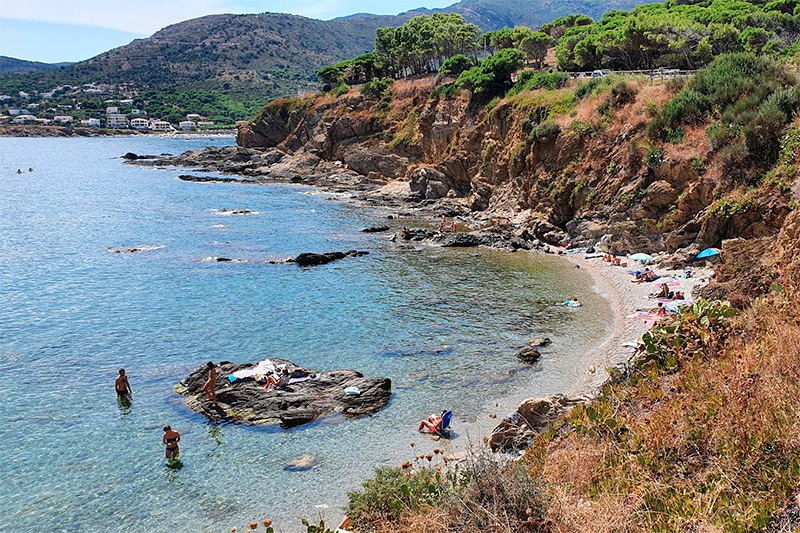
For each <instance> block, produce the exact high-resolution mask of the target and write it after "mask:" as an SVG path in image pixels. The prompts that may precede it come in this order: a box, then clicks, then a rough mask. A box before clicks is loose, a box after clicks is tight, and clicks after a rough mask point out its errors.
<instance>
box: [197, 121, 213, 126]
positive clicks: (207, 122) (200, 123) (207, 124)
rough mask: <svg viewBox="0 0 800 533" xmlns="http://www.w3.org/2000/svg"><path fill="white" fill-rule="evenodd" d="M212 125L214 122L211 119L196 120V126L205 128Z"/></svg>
mask: <svg viewBox="0 0 800 533" xmlns="http://www.w3.org/2000/svg"><path fill="white" fill-rule="evenodd" d="M213 125H214V122H213V121H211V120H200V121H198V122H197V127H198V128H207V127H209V126H213Z"/></svg>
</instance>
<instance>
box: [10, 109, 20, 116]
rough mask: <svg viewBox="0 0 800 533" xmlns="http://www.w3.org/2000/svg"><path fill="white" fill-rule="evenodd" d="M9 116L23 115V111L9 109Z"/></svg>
mask: <svg viewBox="0 0 800 533" xmlns="http://www.w3.org/2000/svg"><path fill="white" fill-rule="evenodd" d="M8 114H9V115H20V114H22V110H21V109H9V110H8Z"/></svg>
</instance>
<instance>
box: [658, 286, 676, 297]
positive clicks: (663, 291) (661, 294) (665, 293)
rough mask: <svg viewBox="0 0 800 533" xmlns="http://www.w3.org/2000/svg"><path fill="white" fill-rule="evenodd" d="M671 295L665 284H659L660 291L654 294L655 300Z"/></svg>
mask: <svg viewBox="0 0 800 533" xmlns="http://www.w3.org/2000/svg"><path fill="white" fill-rule="evenodd" d="M671 294H672V293H671V292H670V290H669V287H668V286H667V284H666V283H662V284H661V290H660V291H659V292H658V294H656V298H670V295H671Z"/></svg>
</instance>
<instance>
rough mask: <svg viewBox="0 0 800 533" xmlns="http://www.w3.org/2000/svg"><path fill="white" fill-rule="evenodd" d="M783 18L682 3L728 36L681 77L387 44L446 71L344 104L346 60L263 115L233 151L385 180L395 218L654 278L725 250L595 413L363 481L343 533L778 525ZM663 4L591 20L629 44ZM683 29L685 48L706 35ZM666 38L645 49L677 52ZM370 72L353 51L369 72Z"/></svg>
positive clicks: (354, 92)
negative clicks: (410, 212)
mask: <svg viewBox="0 0 800 533" xmlns="http://www.w3.org/2000/svg"><path fill="white" fill-rule="evenodd" d="M768 6H771V7H768ZM782 6H783V7H781V8H780V9H778V12H780V13H781V15H773V14H771V13H772V12H773V11H775V9H772V7H775V6H773V5H772V4H760V3H748V2H735V3H733V4H723V3H718V2H705V3H703V4H697V5H694V6H685V7H686V9H689V8H691V10H690V11H692V12H694V13H697V12H698V10H705V11H704V12H705V13H707V14H713V12H715V11H716V10H720V12H727V13H728V15H726V16H727V17H728V18H727V19H726V18H724V17H723V18H717V19H715V20H718V21H719V20H728V22H725V23H724V24H728V23H730V24H731V28H733V31H734V32H735V33H736V34H737V37H736V39H735V43H734V41H731V46H730V47H728V48H727V49H725V50H721V51H719V52H716V51H714V49H713V46H712V50H711V52H710V54H709V55H708V57H706V58H705V59H704V60H703V62H702V65H705V67H704V68H703V69H702V70H701V71H700V72H698V73H697V74H696V75H694V76H693V77H691V78H684V77H674V76H673V77H670V78H669V79H667V80H666V81H661V82H660V83H659V81H658V79H655V80H651V79H650V78H649V77H647V76H637V75H610V76H600V77H595V78H591V79H571V78H570V77H569V76H568V75H567V74H565V73H563V72H541V71H538V70H524V71H521V72H519V70H520V69H521V68H522V67H523V65H524V63H525V61H526V59H528V60H530V59H531V57H530V55H529V54H526V53H525V52H523V51H522V50H521V49H520V44H521V43H522V42H523V41H524V39H515V36H514V32H513V30H512V31H510V32H504V33H499V34H498V36H497V37H496V39H495V43H494V45H493V48H494V50H495V53H494V54H493V55H492V56H490V57H489V58H487V59H486V60H484V61H481V62H477V61H475V58H474V57H471V55H470V54H469V53H467V54H466V55H465V54H456V55H454V56H452V57H451V58H449V59H443V58H440V57H437V56H436V55H435V54H434V55H430V54H426V52H425V51H426V50H435V49H436V47H435V46H434V47H431V46H427V47H426V46H423V47H417V48H412V49H402V47H401V49H400V50H395V57H397V53H398V52H406V53H409V54H410V53H417V54H419V56H418V57H423V58H425V57H427V58H428V59H431V58H432V63H429V65H433V64H439V65H440V69H441V70H445V69H447V74H448V75H446V76H445V75H441V73H440V75H439V76H434V75H433V74H430V75H427V76H419V75H416V74H415V73H414V69H413V68H412V67H411V62H409V63H408V65H407V66H406V68H404V69H403V68H401V69H396V68H395V69H394V74H395V75H399V76H398V77H399V79H397V80H392V79H390V78H383V79H380V78H377V77H376V78H375V79H373V80H371V81H368V82H367V83H364V84H362V85H361V86H360V87H359V88H358V89H356V88H351V87H348V86H347V85H346V84H341V83H339V82H345V81H346V80H347V79H348V77H350V78H351V79H354V76H353V74H354V72H357V71H356V70H355V69H354V68H353V63H350V64H345V65H344V68H342V69H341V70H340V74H341V76H340V77H339V78H337V79H336V80H334V81H335V82H336V83H339V84H338V85H337V84H336V83H331V84H330V85H331V87H332V90H331V91H330V92H327V93H320V94H318V95H314V96H309V97H306V98H302V99H291V100H282V101H278V102H275V103H272V104H270V105H268V106H267V107H265V108H264V109H263V110H262V112H261V113H260V114H259V116H258V117H256V118H255V119H253V120H252V121H251V122H250V123H249V124H247V125H246V126H243V127H242V128H241V129H240V132H239V143H240V144H241V145H243V146H250V147H262V148H272V147H277V148H278V149H281V150H284V151H288V152H292V153H294V154H295V155H296V156H297V157H300V158H303V157H305V158H320V159H322V160H327V161H338V162H341V163H342V165H343V166H344V167H346V168H349V169H350V170H353V171H356V172H359V173H361V174H363V175H365V176H369V177H370V178H371V179H373V180H374V179H377V178H380V177H381V176H383V177H386V178H396V179H397V180H398V183H400V184H406V188H405V189H400V187H399V185H397V184H389V185H387V191H394V193H393V194H396V191H398V190H405V191H406V194H407V196H405V197H403V198H401V201H404V202H409V203H411V204H413V203H415V202H416V203H420V204H421V205H431V204H432V203H434V202H435V203H436V204H435V205H440V206H441V207H442V209H446V210H447V211H449V212H459V211H460V212H462V213H465V214H467V213H468V215H466V216H469V217H470V218H471V219H472V220H474V221H476V222H478V223H479V222H481V221H483V222H486V223H487V224H488V223H491V221H493V220H499V219H502V220H507V221H509V225H510V227H511V228H513V229H514V230H516V231H517V232H519V234H523V233H528V234H531V235H533V236H535V237H536V238H539V239H542V240H544V241H546V242H549V243H551V244H565V243H568V242H575V241H576V240H580V239H587V240H588V241H589V242H596V241H597V240H598V239H599V238H600V237H601V236H606V238H605V240H604V246H607V247H608V248H609V249H610V250H611V251H612V252H614V253H618V254H625V253H632V252H640V251H646V252H659V251H668V252H672V255H673V260H672V261H673V263H674V264H676V265H683V264H685V262H686V261H690V260H692V259H693V258H694V256H695V255H696V254H697V252H698V251H699V250H701V249H703V248H707V247H711V246H716V247H722V248H723V249H724V250H725V252H726V255H727V257H728V259H727V261H726V263H725V264H724V265H723V266H721V267H720V268H719V269H718V272H717V274H718V275H717V279H716V280H715V281H714V282H712V283H710V284H709V286H708V287H707V288H706V289H705V295H706V297H708V298H710V299H709V300H703V301H700V302H698V303H697V304H695V305H693V306H691V307H684V308H683V309H682V310H681V311H680V313H679V314H678V316H677V317H675V318H673V319H670V320H668V321H665V322H662V323H660V324H659V325H657V326H656V327H655V328H653V329H652V330H651V331H650V333H648V334H647V335H645V337H644V339H643V340H644V343H645V350H644V352H643V353H642V354H640V356H639V357H638V358H637V359H635V360H634V361H632V363H631V365H630V366H628V367H626V368H624V369H618V370H617V371H615V372H614V373H613V375H612V379H611V380H610V381H609V382H608V383H607V384H606V385H605V386H604V387H603V389H602V390H601V391H600V393H599V396H598V398H597V399H596V400H595V401H594V402H592V403H591V404H589V405H585V406H581V407H578V408H576V409H574V410H572V411H571V412H569V413H568V414H566V415H565V416H564V417H563V418H562V419H561V420H559V421H558V422H556V423H555V424H553V425H552V426H550V427H549V428H548V429H547V430H546V431H544V432H543V433H541V434H540V435H539V436H538V437H537V439H536V440H535V441H534V442H533V443H532V444H531V446H530V447H529V448H528V449H527V450H526V452H525V455H524V457H523V458H522V460H520V461H505V462H504V461H501V462H499V463H497V462H494V461H487V460H482V459H476V460H473V461H470V462H467V463H465V464H461V465H459V466H458V468H455V469H454V468H452V465H448V464H447V462H446V461H444V460H443V459H440V458H438V454H436V458H434V457H433V456H427V457H419V456H418V457H417V458H416V459H414V461H413V463H412V462H409V463H406V464H405V465H404V467H399V468H383V469H379V470H378V471H377V472H376V477H375V478H374V479H372V480H370V481H368V482H367V483H365V484H364V488H363V490H361V491H356V492H354V493H352V494H351V495H350V504H349V506H348V510H347V511H348V515H349V516H350V518H351V519H352V520H353V523H354V527H355V529H356V530H357V531H378V532H384V531H386V532H388V531H399V530H402V531H427V532H438V531H463V532H484V531H514V532H517V531H519V532H526V531H527V532H548V533H549V532H565V533H566V532H587V533H588V532H617V531H635V532H653V531H658V532H672V531H692V532H701V531H702V532H717V531H720V532H721V531H725V532H728V531H730V532H745V531H784V530H785V531H789V530H791V527H796V526H797V525H798V522H797V521H796V520H797V515H798V513H800V509H798V506H797V504H795V506H794V507H792V502H793V500H794V499H795V497H796V495H797V491H798V486H799V485H800V459H798V457H800V448H798V446H800V444H798V443H800V439H799V438H798V436H800V433H799V431H800V424H798V422H797V420H798V415H800V412H799V411H798V409H799V408H798V405H797V402H796V401H795V398H796V397H797V396H798V394H800V312H798V307H797V301H798V297H799V296H800V292H799V291H800V209H798V199H800V184H798V172H799V171H800V120H799V119H798V112H800V88H798V80H797V77H796V74H795V73H794V71H793V69H789V68H787V67H785V66H784V65H783V64H782V63H781V57H780V53H781V51H784V53H791V51H792V47H793V45H792V43H791V42H790V40H789V38H788V36H789V35H790V29H788V28H790V27H791V25H792V24H793V23H794V22H793V21H794V20H795V15H794V14H793V13H794V6H793V5H788V4H786V5H783V4H782ZM678 7H680V4H678V3H673V2H669V3H667V4H664V5H661V6H659V5H654V6H647V8H646V9H644V8H637V10H634V12H633V13H632V14H631V15H623V14H619V13H617V14H612V15H610V16H609V19H615V20H618V21H625V22H624V23H622V24H621V27H623V28H628V29H631V28H632V27H636V26H637V24H638V22H636V21H637V20H638V19H637V17H638V15H637V13H639V11H638V10H640V9H641V10H642V11H646V12H650V13H653V12H658V11H659V10H661V11H664V10H666V11H669V10H671V9H675V8H678ZM723 7H725V9H723ZM787 11H791V14H789V13H787ZM743 12H749V13H750V14H751V16H752V17H754V18H753V20H758V21H762V22H764V26H763V28H767V27H770V26H769V24H767V22H768V21H770V20H773V21H775V20H778V21H781V24H782V26H780V27H779V26H771V27H770V31H771V32H772V33H770V34H768V37H770V38H769V39H767V41H766V42H770V41H773V40H777V41H780V38H781V37H785V38H787V40H786V41H781V42H780V43H779V44H774V45H770V46H766V45H765V46H762V47H753V46H751V41H750V40H749V37H747V35H748V33H747V32H744V31H740V30H741V27H739V26H737V24H740V23H741V21H740V20H739V19H738V18H737V17H739V16H740V15H741V13H743ZM674 20H675V19H673V21H674ZM748 20H749V19H748ZM464 23H465V24H466V22H464ZM662 23H663V21H662ZM415 24H416V23H415ZM724 24H723V25H724ZM418 25H419V24H418ZM565 26H570V28H579V30H576V31H578V32H584V33H585V32H588V33H586V35H590V34H591V35H595V34H594V33H591V32H594V31H596V30H593V29H592V28H601V27H602V24H601V25H600V26H595V23H592V22H591V20H589V19H587V18H585V17H577V16H576V17H570V18H569V19H564V20H561V21H555V23H554V24H553V25H550V26H545V28H543V29H544V30H545V32H546V33H547V35H549V36H550V37H551V38H553V39H554V41H555V40H557V44H556V49H557V50H561V49H563V46H564V43H565V42H568V41H570V39H572V38H573V37H574V36H575V34H570V28H566V27H565ZM661 27H666V25H663V26H661ZM675 27H678V26H675ZM708 27H711V23H708V24H706V25H704V26H703V28H706V29H707V28H708ZM556 28H561V30H563V33H562V31H561V30H556ZM651 29H652V27H651ZM700 29H701V28H697V30H698V32H699V40H698V43H697V46H696V47H695V48H694V49H693V50H696V49H697V47H698V46H700V41H702V40H703V38H704V37H705V36H707V35H708V34H707V33H702V32H700ZM522 31H523V32H524V30H522ZM703 31H705V30H703ZM765 31H766V29H765ZM584 33H580V35H583V34H584ZM658 33H659V32H658V31H656V30H653V32H647V35H650V36H652V35H656V34H658ZM720 35H721V34H720ZM638 36H639V34H638V33H636V32H632V31H628V32H626V31H621V32H620V33H618V34H617V39H616V40H615V41H614V46H615V47H616V48H614V50H632V49H634V48H636V46H635V45H636V43H640V42H639V41H638V40H637V39H638ZM773 36H775V39H772V37H773ZM501 37H502V39H506V38H507V40H508V43H509V44H510V46H509V47H503V46H502V45H501ZM658 39H660V42H661V43H662V45H663V44H668V43H670V42H672V41H671V40H670V38H668V37H665V36H664V35H661V37H658ZM490 41H491V38H490ZM417 42H419V41H417ZM433 42H435V41H428V43H429V44H430V43H433ZM676 42H677V43H678V44H677V45H675V47H672V48H670V46H662V48H660V49H659V50H666V51H669V50H670V49H672V50H673V51H675V50H679V49H680V46H684V44H682V43H683V41H680V40H678V41H676ZM640 44H641V43H640ZM638 49H639V50H641V51H643V52H644V51H646V50H647V48H646V47H640V48H638ZM575 50H580V48H579V47H577V46H576V47H575ZM598 50H600V52H601V53H600V54H599V56H598V57H606V56H605V55H604V54H606V53H611V52H610V50H611V48H602V49H599V48H598V49H595V51H598ZM653 50H655V48H654V49H653ZM526 56H527V57H526ZM385 57H387V56H386V55H385V54H382V51H381V50H380V49H379V48H376V50H375V52H374V54H373V55H372V57H371V58H370V60H371V61H373V63H372V65H373V68H375V66H376V65H377V66H380V65H382V64H385ZM404 57H407V58H410V57H411V56H404ZM608 57H612V56H611V55H609V56H608ZM655 57H656V56H655V55H653V58H655ZM660 57H662V58H663V57H664V56H663V55H662V56H660ZM696 57H697V56H695V58H696ZM456 58H458V59H456ZM363 59H364V58H362V60H363ZM651 59H652V58H651ZM559 60H560V58H559ZM653 60H654V59H653ZM382 62H383V63H382ZM654 64H655V63H654ZM637 66H638V65H637ZM694 66H700V62H699V61H698V64H696V65H694ZM334 67H335V65H334ZM426 69H427V67H426V68H423V71H424V70H426ZM321 74H322V73H321ZM514 79H516V81H514ZM388 194H389V193H388V192H387V195H388ZM695 296H698V295H695ZM410 459H412V458H410ZM793 517H794V518H793ZM793 520H794V522H793ZM792 524H794V526H792ZM781 528H784V529H781Z"/></svg>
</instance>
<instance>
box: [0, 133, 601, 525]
mask: <svg viewBox="0 0 800 533" xmlns="http://www.w3.org/2000/svg"><path fill="white" fill-rule="evenodd" d="M232 143H233V140H232V139H229V138H214V139H212V138H202V137H192V138H189V139H183V138H156V137H142V138H139V137H134V138H95V139H80V138H69V139H58V138H56V139H16V138H0V456H2V458H3V460H2V461H0V479H2V480H3V481H2V483H0V530H2V531H76V532H77V531H80V532H94V531H97V532H101V531H102V532H108V531H126V532H127V531H147V532H161V531H163V532H168V531H169V532H171V531H185V532H191V531H196V532H206V531H228V530H230V528H231V527H233V526H237V527H238V529H240V530H242V531H243V530H244V529H246V523H247V522H248V521H250V520H254V519H257V520H263V519H264V518H271V519H273V520H275V521H276V524H277V526H278V529H277V530H278V531H298V530H300V519H301V518H303V517H305V518H308V519H312V520H313V519H316V518H318V517H319V516H322V517H324V518H325V519H326V522H327V523H328V524H330V523H332V522H333V523H334V524H335V523H336V522H338V520H339V519H340V518H341V516H342V506H343V505H344V504H345V503H346V501H347V500H346V492H347V491H351V490H355V489H357V488H359V486H360V483H361V482H363V481H364V480H365V479H367V478H368V477H370V474H371V473H372V471H373V469H374V468H375V467H376V466H380V465H399V464H400V463H402V462H403V461H405V460H407V459H411V458H413V456H414V455H415V454H416V453H419V452H420V450H422V451H429V450H431V449H433V447H434V446H436V447H440V448H444V449H446V450H447V451H448V452H454V451H458V450H464V449H467V448H468V447H469V446H470V445H476V444H479V443H480V441H481V438H482V437H483V436H484V435H487V434H488V432H489V431H490V430H491V427H492V426H493V425H494V424H496V423H497V421H498V420H499V418H501V417H502V416H504V415H505V414H507V413H508V412H509V411H511V410H512V409H513V408H514V406H515V405H516V403H517V402H518V401H519V400H520V399H523V398H525V397H529V396H543V395H547V394H552V393H556V392H570V391H573V390H575V389H576V387H577V386H578V384H579V383H580V382H581V381H582V379H583V378H584V377H585V374H586V372H587V368H588V367H589V366H590V365H591V362H590V361H587V360H585V356H584V354H585V353H586V352H587V350H589V349H590V348H591V347H592V346H596V345H598V344H600V343H601V342H603V340H604V339H605V338H607V336H608V335H609V334H610V329H611V327H610V324H609V322H610V317H609V307H608V304H607V302H606V301H605V300H604V299H603V298H601V297H600V296H599V295H597V294H595V293H594V292H593V289H592V282H591V279H589V278H588V276H586V275H585V274H584V273H583V272H581V271H580V270H575V269H574V268H573V267H572V266H571V265H569V264H568V263H566V262H564V261H563V260H561V259H559V258H557V257H551V256H543V255H538V254H532V253H514V254H512V253H505V252H498V251H491V250H484V249H466V250H463V249H462V250H455V249H441V248H434V247H427V246H421V245H417V246H406V245H400V244H399V243H398V244H395V243H392V242H390V241H389V240H388V237H389V235H390V234H386V233H378V234H366V233H362V232H361V231H360V230H361V229H362V228H365V227H367V226H373V225H382V224H389V225H391V226H392V228H393V231H394V230H396V229H397V228H399V227H402V226H403V225H420V224H431V225H434V226H435V225H436V224H437V223H438V221H435V220H433V221H424V220H414V219H407V218H402V217H400V218H397V217H395V218H394V219H389V218H387V217H388V216H389V215H391V213H390V212H389V211H384V210H380V209H370V208H365V207H360V206H357V205H354V204H353V203H350V202H348V201H347V197H345V196H341V195H339V196H337V195H332V194H324V193H321V192H319V191H317V190H314V189H312V188H308V187H302V186H294V185H268V186H255V185H235V184H202V183H187V182H183V181H180V180H178V179H176V178H177V176H178V175H179V174H181V173H186V172H187V171H186V170H178V169H155V168H143V167H135V166H130V165H124V164H123V162H122V160H120V159H119V156H121V155H122V154H125V153H126V152H135V153H139V154H161V153H173V154H176V153H180V152H182V151H185V150H189V149H202V148H203V147H205V146H208V145H226V144H232ZM29 168H32V169H33V171H32V172H29V171H28V169H29ZM17 169H21V170H22V171H23V172H22V173H21V174H18V173H17ZM226 208H227V209H237V208H243V209H252V210H255V211H258V212H259V213H260V214H254V215H247V216H242V215H240V216H236V215H233V216H221V215H219V214H217V213H216V212H215V210H219V209H226ZM120 246H136V247H152V249H151V250H150V251H146V252H141V253H137V254H115V253H110V252H109V251H108V250H109V249H112V248H115V247H120ZM350 249H359V250H366V251H369V255H367V256H364V257H357V258H347V259H344V260H342V261H339V262H336V263H332V264H329V265H325V266H319V267H314V268H307V269H303V268H299V267H297V266H296V265H292V264H284V265H272V264H267V263H266V261H270V260H280V259H284V258H287V257H290V256H295V255H297V254H299V253H301V252H326V251H337V250H340V251H346V250H350ZM211 257H228V258H236V259H243V260H246V262H239V263H232V262H231V263H218V262H213V261H208V260H207V258H211ZM572 296H579V297H580V298H581V299H582V300H583V301H584V307H582V308H579V309H567V308H564V307H562V306H558V305H556V304H555V302H558V301H563V300H565V299H567V298H571V297H572ZM541 335H546V336H548V337H550V338H551V339H553V341H554V342H553V345H552V346H551V347H548V348H547V349H544V350H542V352H543V357H542V359H541V361H540V362H539V363H538V364H536V365H533V366H528V365H524V364H521V363H520V362H518V361H517V359H516V358H515V357H514V354H515V353H516V352H517V351H518V350H519V348H521V347H522V346H523V345H524V344H525V342H526V341H527V340H529V339H531V338H533V337H536V336H541ZM267 357H282V358H286V359H289V360H292V361H294V362H295V363H297V364H299V365H302V366H305V367H314V368H317V369H335V368H353V369H356V370H359V371H361V372H363V373H364V374H366V375H374V376H387V377H390V378H391V379H392V382H393V397H392V401H391V403H390V404H389V405H388V406H386V407H385V408H383V409H381V410H380V411H378V412H376V413H374V414H373V415H370V416H364V417H359V418H347V417H344V416H340V415H334V416H328V417H324V418H322V419H320V420H318V421H317V422H315V423H312V424H308V425H305V426H301V427H297V428H294V429H291V430H284V429H281V428H280V427H277V426H270V427H253V426H248V425H239V424H226V423H212V422H210V421H208V420H207V419H206V418H204V417H203V416H201V415H198V414H196V413H194V412H192V411H191V410H189V409H188V408H187V407H186V406H185V404H184V402H183V399H182V397H181V396H179V395H178V394H176V393H175V391H174V386H175V384H176V383H178V382H179V381H180V380H181V379H183V378H185V377H186V376H187V375H188V374H189V373H190V372H191V371H192V370H194V369H196V368H198V367H199V366H201V365H203V364H205V362H206V361H209V360H213V361H215V362H219V361H221V360H230V361H236V362H256V361H258V360H260V359H263V358H267ZM121 367H124V368H126V370H127V373H128V375H129V377H130V382H131V385H132V387H133V390H134V394H133V401H132V404H131V405H130V407H125V406H121V405H119V404H118V403H117V400H116V398H115V393H114V379H115V377H116V376H117V371H118V369H119V368H121ZM496 404H497V405H496ZM444 408H449V409H452V410H453V412H454V421H453V428H454V436H455V438H453V439H452V440H448V441H445V440H442V441H439V442H434V441H432V440H431V439H429V438H428V437H424V436H422V435H420V434H419V433H417V432H416V427H417V424H418V421H419V420H420V419H421V418H424V417H426V416H427V415H428V414H430V413H433V412H438V411H439V410H441V409H444ZM490 414H497V415H498V418H497V419H492V418H490V417H489V415H490ZM165 423H169V424H171V425H172V427H173V428H174V429H177V430H178V431H179V432H180V433H181V435H182V441H181V458H182V468H171V467H169V466H168V465H166V464H165V462H164V458H163V456H164V450H163V446H162V444H161V435H162V427H163V425H164V424H165ZM413 441H416V443H417V447H416V448H415V449H412V448H411V447H410V446H409V443H410V442H413ZM304 454H311V455H314V456H315V457H316V466H315V467H314V468H312V469H311V470H308V471H301V472H293V471H288V470H285V469H284V466H285V465H286V463H287V462H288V461H290V460H292V459H294V458H296V457H298V456H301V455H304Z"/></svg>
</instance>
